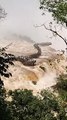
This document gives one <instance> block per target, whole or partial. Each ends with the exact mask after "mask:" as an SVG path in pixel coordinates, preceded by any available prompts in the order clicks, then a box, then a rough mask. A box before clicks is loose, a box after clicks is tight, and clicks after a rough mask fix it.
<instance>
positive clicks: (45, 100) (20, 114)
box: [9, 90, 67, 120]
mask: <svg viewBox="0 0 67 120" xmlns="http://www.w3.org/2000/svg"><path fill="white" fill-rule="evenodd" d="M10 95H11V96H12V101H11V102H9V108H10V111H11V116H12V118H13V119H12V120H66V119H67V118H66V116H65V115H66V113H65V110H64V108H63V107H62V105H61V104H60V102H58V101H57V99H56V97H55V96H54V95H53V94H52V93H49V92H47V91H42V92H41V96H42V97H41V98H38V97H36V96H33V94H32V91H28V90H15V91H14V92H11V91H10ZM55 113H56V116H55Z"/></svg>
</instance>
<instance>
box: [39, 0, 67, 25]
mask: <svg viewBox="0 0 67 120" xmlns="http://www.w3.org/2000/svg"><path fill="white" fill-rule="evenodd" d="M40 5H41V6H40V9H44V10H48V11H49V12H51V13H52V16H53V18H54V20H57V23H62V24H63V23H65V24H66V26H67V0H40Z"/></svg>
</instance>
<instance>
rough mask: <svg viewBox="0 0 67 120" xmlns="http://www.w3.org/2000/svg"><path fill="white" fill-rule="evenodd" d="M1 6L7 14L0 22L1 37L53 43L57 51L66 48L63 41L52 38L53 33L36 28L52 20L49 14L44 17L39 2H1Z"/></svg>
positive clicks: (8, 0)
mask: <svg viewBox="0 0 67 120" xmlns="http://www.w3.org/2000/svg"><path fill="white" fill-rule="evenodd" d="M0 5H1V6H2V7H3V8H4V9H5V11H6V12H7V16H6V18H5V19H4V20H1V21H0V36H1V35H2V36H5V35H6V34H14V33H15V34H17V35H22V36H24V35H26V36H29V37H30V38H31V39H32V40H34V41H36V42H52V44H53V47H54V48H56V49H64V48H65V44H64V42H63V41H62V40H60V39H59V38H58V39H57V38H53V37H52V38H51V36H52V33H51V32H49V31H47V30H45V29H44V28H43V27H38V28H36V27H34V26H35V25H41V24H43V23H45V24H46V25H48V23H49V22H50V21H51V20H52V18H51V15H50V14H49V13H47V14H46V15H44V16H42V11H41V10H40V9H39V6H40V3H39V0H0Z"/></svg>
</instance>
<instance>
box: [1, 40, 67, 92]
mask: <svg viewBox="0 0 67 120" xmlns="http://www.w3.org/2000/svg"><path fill="white" fill-rule="evenodd" d="M9 43H12V44H11V45H10V46H9V47H8V48H7V49H6V53H7V54H13V55H14V56H16V57H18V56H23V57H24V56H26V57H29V60H31V59H32V60H35V61H36V64H35V65H34V66H31V65H26V64H23V62H21V61H20V60H15V61H13V62H14V65H10V66H9V71H10V72H11V73H12V77H10V78H4V77H3V80H4V85H5V88H6V89H7V90H8V89H12V90H14V89H18V88H20V89H22V88H23V89H31V90H34V92H36V91H37V92H38V91H40V90H42V89H46V88H48V87H51V86H53V85H54V84H56V77H58V75H60V74H63V73H66V66H67V62H66V60H65V56H64V54H63V53H62V52H59V51H56V50H55V49H53V48H51V46H49V44H46V43H44V44H43V45H42V44H38V46H37V45H36V46H34V44H36V43H33V42H29V41H28V42H27V41H25V40H23V41H22V40H17V41H7V44H9ZM3 46H5V45H3ZM36 48H37V49H36ZM38 50H39V51H38ZM37 54H38V56H36V55H37Z"/></svg>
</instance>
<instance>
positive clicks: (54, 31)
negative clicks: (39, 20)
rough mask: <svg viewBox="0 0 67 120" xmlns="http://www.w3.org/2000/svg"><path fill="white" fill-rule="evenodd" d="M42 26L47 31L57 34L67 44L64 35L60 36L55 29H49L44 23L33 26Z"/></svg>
mask: <svg viewBox="0 0 67 120" xmlns="http://www.w3.org/2000/svg"><path fill="white" fill-rule="evenodd" d="M42 26H43V27H44V28H45V29H46V30H49V31H51V32H53V33H55V34H56V35H57V36H59V37H60V38H61V39H62V40H63V41H64V42H65V44H66V45H67V40H66V39H65V38H64V37H62V36H61V35H60V34H59V33H58V32H57V31H56V30H53V29H51V28H47V27H46V25H45V24H42V25H40V26H35V27H42Z"/></svg>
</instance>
